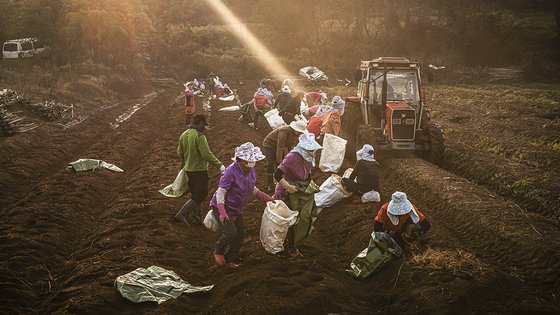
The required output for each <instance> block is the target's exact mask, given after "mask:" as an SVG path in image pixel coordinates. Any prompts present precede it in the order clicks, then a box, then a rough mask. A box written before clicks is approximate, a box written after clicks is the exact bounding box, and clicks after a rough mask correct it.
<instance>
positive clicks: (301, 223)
mask: <svg viewBox="0 0 560 315" xmlns="http://www.w3.org/2000/svg"><path fill="white" fill-rule="evenodd" d="M290 184H292V185H295V186H296V187H297V189H298V191H297V192H296V193H293V194H290V206H291V209H292V210H293V211H298V212H299V216H298V219H297V221H296V223H295V224H294V246H298V245H299V244H301V243H302V242H303V241H304V240H305V239H306V238H307V237H309V236H311V234H313V232H315V228H314V227H313V223H315V220H317V212H316V209H315V208H314V207H313V203H314V195H315V193H316V192H318V191H319V186H317V184H315V182H313V181H307V182H303V181H293V182H292V181H290Z"/></svg>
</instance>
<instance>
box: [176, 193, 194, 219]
mask: <svg viewBox="0 0 560 315" xmlns="http://www.w3.org/2000/svg"><path fill="white" fill-rule="evenodd" d="M195 205H196V203H195V202H194V201H193V200H192V199H189V201H187V202H186V203H185V204H184V205H183V207H181V210H179V212H177V214H176V215H175V219H177V220H179V221H182V222H184V223H185V224H189V223H188V222H187V216H188V215H189V213H191V212H192V211H193V210H194V207H195Z"/></svg>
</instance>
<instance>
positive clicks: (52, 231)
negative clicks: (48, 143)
mask: <svg viewBox="0 0 560 315" xmlns="http://www.w3.org/2000/svg"><path fill="white" fill-rule="evenodd" d="M160 102H161V100H160ZM152 111H153V112H155V109H153V110H152ZM139 115H140V114H139ZM145 119H146V120H149V116H147V115H146V118H145ZM161 122H163V120H162V121H161ZM128 134H129V135H135V133H134V132H129V133H128ZM116 136H117V135H116V133H114V132H111V133H109V134H105V135H104V137H101V138H100V139H99V142H97V143H96V144H93V145H92V146H91V147H89V148H87V149H85V150H84V151H82V152H83V153H84V154H100V155H103V152H105V151H110V150H112V145H111V144H112V143H114V142H115V141H116V140H115V137H116ZM144 138H145V139H147V140H145V141H149V139H150V138H149V137H148V133H146V134H145V135H144ZM121 141H126V137H125V138H124V139H123V140H121ZM128 145H129V146H131V147H136V149H137V151H138V152H142V151H143V150H144V148H145V143H142V142H137V143H134V142H132V141H128ZM117 153H118V152H117ZM137 160H138V158H137V157H136V156H134V155H132V156H129V157H124V156H123V158H122V159H119V160H118V161H115V163H116V164H117V165H119V166H121V167H123V168H124V169H125V170H126V169H127V168H128V169H129V170H130V169H132V168H133V167H136V165H134V162H135V161H137ZM126 174H127V172H126V171H125V173H122V174H121V173H113V172H109V171H103V170H102V171H96V172H93V173H91V172H85V173H73V172H67V171H65V170H64V168H63V169H62V170H59V171H58V172H57V173H55V174H54V175H52V176H50V177H49V178H47V179H44V180H42V181H40V182H39V183H38V184H37V186H38V187H39V189H37V191H36V192H35V194H33V195H32V196H29V197H28V198H27V199H26V200H24V201H23V202H20V204H19V205H17V206H15V207H13V208H11V209H10V210H9V211H8V212H6V213H4V215H5V216H4V217H5V220H4V222H5V223H6V225H7V226H8V227H9V228H8V236H9V237H10V240H9V242H7V243H5V244H6V245H7V246H12V251H11V252H10V253H8V252H6V251H2V253H3V254H2V256H4V257H3V258H4V259H3V261H4V263H6V264H10V262H11V261H12V259H13V257H12V255H13V254H14V253H17V255H18V256H22V257H26V258H28V260H29V264H24V265H23V266H21V268H9V266H7V267H8V268H7V270H9V274H11V275H12V276H13V277H14V278H17V279H21V280H22V281H23V284H21V285H19V289H21V290H22V292H27V293H28V294H30V295H32V296H34V299H33V301H34V302H33V303H37V302H38V301H39V300H40V299H41V298H45V297H47V296H48V295H50V294H52V292H56V291H57V290H65V289H67V288H66V287H64V284H62V283H61V281H62V279H63V274H62V273H61V270H60V268H61V266H63V265H64V264H65V263H66V261H67V260H68V259H72V255H73V253H74V252H75V251H76V249H77V248H79V246H80V242H81V241H82V236H83V235H84V233H87V232H88V231H90V230H91V229H93V228H94V227H95V226H96V225H97V224H98V223H97V222H98V221H97V216H96V215H97V213H96V211H98V210H99V209H102V208H103V207H105V206H106V205H107V204H110V203H111V202H112V200H113V199H114V198H115V197H116V195H117V194H118V191H119V190H120V188H119V187H122V186H124V185H125V184H126V181H125V178H126V176H127V175H126ZM23 226H29V227H33V228H31V229H26V230H24V231H22V227H23ZM49 240H52V241H54V242H55V243H56V246H49V243H50V241H49ZM33 243H36V244H37V246H38V251H39V252H40V253H41V254H38V253H34V252H28V250H27V247H28V246H29V244H33ZM47 256H49V257H50V259H48V260H47V259H45V258H46V257H47ZM37 257H41V259H40V260H39V261H40V263H37V262H38V261H37ZM15 285H16V287H17V286H18V284H17V283H16V284H15ZM8 298H9V297H8Z"/></svg>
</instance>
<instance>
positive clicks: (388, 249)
mask: <svg viewBox="0 0 560 315" xmlns="http://www.w3.org/2000/svg"><path fill="white" fill-rule="evenodd" d="M401 255H402V249H401V247H400V246H399V244H397V242H395V240H393V238H392V237H391V236H390V235H389V234H387V233H386V232H373V233H371V238H370V240H369V246H368V247H367V248H365V249H364V250H362V251H361V252H360V253H359V254H358V256H356V257H355V258H354V259H353V260H352V262H351V263H350V269H347V270H346V273H348V274H350V275H352V276H354V277H355V278H358V279H365V278H367V277H368V276H370V275H372V274H375V273H377V272H379V271H381V270H383V268H385V266H387V265H388V264H389V263H391V262H392V261H393V260H395V259H397V258H399V257H400V256H401Z"/></svg>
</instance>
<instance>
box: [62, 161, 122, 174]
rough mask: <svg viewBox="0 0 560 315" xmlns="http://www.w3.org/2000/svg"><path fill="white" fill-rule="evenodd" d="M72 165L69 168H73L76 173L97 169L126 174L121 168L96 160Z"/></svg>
mask: <svg viewBox="0 0 560 315" xmlns="http://www.w3.org/2000/svg"><path fill="white" fill-rule="evenodd" d="M68 164H70V166H69V168H73V169H74V170H75V171H76V172H83V171H90V170H94V169H97V168H104V169H108V170H110V171H114V172H124V171H123V170H122V169H121V168H120V167H118V166H116V165H114V164H111V163H107V162H105V161H101V160H96V159H79V160H76V161H74V162H70V163H68Z"/></svg>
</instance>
